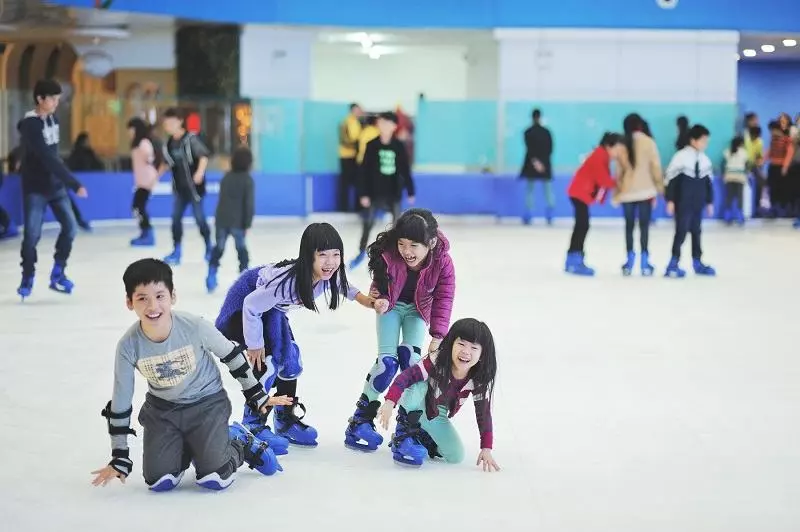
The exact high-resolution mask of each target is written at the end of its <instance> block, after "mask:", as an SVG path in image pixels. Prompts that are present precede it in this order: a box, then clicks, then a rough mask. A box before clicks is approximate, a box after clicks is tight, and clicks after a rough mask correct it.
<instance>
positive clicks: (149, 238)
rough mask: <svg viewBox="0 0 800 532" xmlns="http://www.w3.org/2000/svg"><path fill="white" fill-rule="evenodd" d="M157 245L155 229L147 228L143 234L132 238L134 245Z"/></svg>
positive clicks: (132, 244)
mask: <svg viewBox="0 0 800 532" xmlns="http://www.w3.org/2000/svg"><path fill="white" fill-rule="evenodd" d="M155 245H156V237H155V235H154V234H153V229H152V228H150V229H145V230H144V231H142V234H141V235H139V236H138V237H136V238H134V239H133V240H131V246H133V247H149V246H155Z"/></svg>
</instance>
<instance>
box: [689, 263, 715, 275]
mask: <svg viewBox="0 0 800 532" xmlns="http://www.w3.org/2000/svg"><path fill="white" fill-rule="evenodd" d="M692 268H693V269H694V273H696V274H697V275H704V276H707V277H714V276H715V275H717V271H716V270H715V269H714V268H712V267H711V266H709V265H708V264H703V262H702V261H701V260H700V259H694V260H693V261H692Z"/></svg>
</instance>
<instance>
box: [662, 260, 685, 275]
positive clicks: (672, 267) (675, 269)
mask: <svg viewBox="0 0 800 532" xmlns="http://www.w3.org/2000/svg"><path fill="white" fill-rule="evenodd" d="M664 277H671V278H673V279H683V278H684V277H686V270H681V268H680V266H678V259H677V258H675V257H672V258H671V259H670V261H669V264H668V265H667V271H665V272H664Z"/></svg>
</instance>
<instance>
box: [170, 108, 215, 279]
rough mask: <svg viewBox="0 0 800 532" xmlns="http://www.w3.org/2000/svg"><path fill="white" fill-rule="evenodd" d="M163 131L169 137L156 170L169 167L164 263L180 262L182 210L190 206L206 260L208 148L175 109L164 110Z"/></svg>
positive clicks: (208, 251)
mask: <svg viewBox="0 0 800 532" xmlns="http://www.w3.org/2000/svg"><path fill="white" fill-rule="evenodd" d="M163 125H164V132H165V133H166V134H167V135H169V139H168V140H167V142H166V143H165V144H164V160H165V162H166V163H165V164H163V165H162V166H161V168H160V172H159V174H163V173H164V172H165V171H166V170H167V169H171V170H172V193H173V198H174V201H173V204H172V241H173V243H174V249H173V251H172V253H170V254H169V255H167V256H166V257H164V262H166V263H167V264H172V265H177V264H180V263H181V240H183V221H182V218H183V213H184V212H186V207H188V206H190V205H191V207H192V214H193V215H194V219H195V222H197V228H198V229H200V234H201V235H202V236H203V240H204V241H205V243H206V260H210V259H211V229H209V227H208V222H207V221H206V215H205V212H204V211H203V198H204V197H205V195H206V168H207V167H208V156H209V154H210V152H209V151H208V148H207V147H206V146H205V145H204V144H203V142H202V141H201V140H200V139H199V138H197V137H196V136H195V135H193V134H192V133H190V132H188V131H186V127H185V125H184V118H183V115H182V114H181V113H180V111H178V110H177V109H167V110H166V111H165V112H164V121H163Z"/></svg>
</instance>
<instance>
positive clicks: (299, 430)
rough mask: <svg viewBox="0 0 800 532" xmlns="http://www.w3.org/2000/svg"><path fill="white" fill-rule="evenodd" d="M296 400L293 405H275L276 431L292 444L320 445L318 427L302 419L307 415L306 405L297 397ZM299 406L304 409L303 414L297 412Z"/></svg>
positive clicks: (303, 445) (304, 445)
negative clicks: (299, 414)
mask: <svg viewBox="0 0 800 532" xmlns="http://www.w3.org/2000/svg"><path fill="white" fill-rule="evenodd" d="M294 401H295V402H294V404H293V405H292V406H276V407H275V432H276V433H277V434H278V436H283V437H284V438H286V439H287V440H289V443H290V444H292V445H298V446H300V447H316V446H317V445H318V443H317V429H315V428H314V427H311V426H309V425H306V424H305V423H303V422H302V421H301V420H302V419H303V418H304V417H305V415H306V407H305V405H303V403H301V402H299V400H298V398H297V397H295V398H294ZM297 408H299V409H300V410H302V411H303V414H302V415H301V416H298V415H297V414H296V413H295V409H297Z"/></svg>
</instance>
